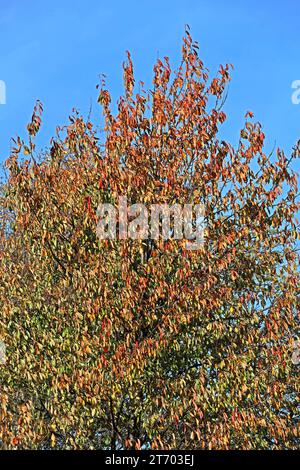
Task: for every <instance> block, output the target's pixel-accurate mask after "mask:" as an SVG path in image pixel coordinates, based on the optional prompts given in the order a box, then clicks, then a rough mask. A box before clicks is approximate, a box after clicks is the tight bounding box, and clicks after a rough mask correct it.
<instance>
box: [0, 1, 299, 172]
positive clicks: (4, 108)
mask: <svg viewBox="0 0 300 470" xmlns="http://www.w3.org/2000/svg"><path fill="white" fill-rule="evenodd" d="M299 20H300V1H299V0H285V1H284V2H279V1H269V0H264V1H259V0H252V1H251V2H249V1H248V0H247V1H244V0H235V1H233V0H226V1H225V0H223V1H221V0H197V1H196V0H195V1H192V0H181V1H177V0H172V1H169V0H161V1H157V0H151V1H143V0H140V1H133V0H131V1H130V0H128V1H120V0H117V1H113V0H111V1H110V2H107V1H102V0H98V1H96V0H85V1H77V0H72V1H71V0H70V1H69V0H59V1H58V0H45V1H43V2H41V1H35V0H0V45H1V48H0V56H1V61H0V80H3V81H4V82H5V84H6V104H5V105H0V161H1V162H3V161H4V160H5V159H6V158H7V157H8V155H9V149H10V138H11V137H14V136H16V135H20V136H21V137H24V136H25V128H26V125H27V123H28V122H29V120H30V117H31V114H32V110H33V106H34V103H35V101H36V100H37V99H40V100H41V101H42V103H43V105H44V115H43V125H42V128H41V132H40V133H39V135H38V139H37V143H38V145H39V146H40V147H43V146H46V145H47V144H48V143H49V139H50V138H51V136H53V135H54V134H55V128H56V126H57V125H64V124H67V122H68V116H69V114H70V113H71V110H72V108H73V107H76V108H77V109H79V110H80V112H81V113H82V114H83V115H84V116H87V115H88V113H89V110H90V107H91V105H92V110H93V121H94V122H96V123H97V122H98V121H99V122H100V116H101V109H100V107H99V105H97V90H96V85H97V83H99V76H100V74H101V73H104V74H105V75H106V77H107V84H108V87H109V90H110V91H111V93H112V97H113V99H114V100H117V98H118V97H119V95H120V94H121V92H122V73H123V72H122V62H123V61H124V59H125V57H126V56H125V51H126V50H127V49H128V50H130V52H131V54H132V58H133V62H134V67H135V76H136V79H137V81H138V80H143V81H144V82H145V83H146V85H150V84H151V79H152V67H153V64H154V62H155V60H156V58H157V57H158V56H160V57H163V56H165V55H168V56H169V57H170V61H171V65H172V66H173V67H174V66H177V65H178V64H179V59H180V50H181V40H182V36H183V34H184V27H185V24H189V25H190V27H191V34H192V37H193V39H194V40H197V41H198V42H199V45H200V56H201V59H202V60H203V61H204V64H205V65H206V66H207V67H208V68H209V69H210V72H211V74H212V75H213V74H214V73H215V72H217V70H218V67H219V64H225V63H227V62H228V63H232V64H233V65H234V67H235V68H234V71H233V73H232V81H231V83H230V86H229V95H228V99H227V102H226V106H225V111H226V113H227V115H228V121H227V123H226V125H225V127H224V131H223V132H224V134H225V137H226V138H227V139H228V140H229V141H230V142H231V143H232V144H235V143H236V142H237V141H238V137H239V129H240V128H241V127H242V126H243V119H244V114H245V112H246V111H247V110H251V111H253V112H254V114H255V118H256V120H258V121H260V122H261V123H262V125H263V129H264V132H265V133H266V136H267V150H268V148H269V149H270V150H271V149H272V147H273V145H274V143H276V145H277V146H280V147H281V148H283V149H284V150H285V151H286V152H287V153H288V152H290V150H291V148H292V146H293V145H294V144H295V143H296V141H297V140H298V139H299V138H300V104H299V105H295V104H293V103H292V100H291V96H292V93H293V90H292V88H291V85H292V82H293V81H294V80H300V34H299V24H300V21H299ZM296 170H297V171H299V170H300V165H299V163H297V164H296Z"/></svg>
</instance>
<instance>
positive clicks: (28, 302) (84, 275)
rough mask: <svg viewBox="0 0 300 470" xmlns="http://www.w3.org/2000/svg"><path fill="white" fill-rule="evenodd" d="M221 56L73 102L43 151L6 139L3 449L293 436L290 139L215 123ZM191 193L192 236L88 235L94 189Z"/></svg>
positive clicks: (286, 441)
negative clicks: (90, 100)
mask: <svg viewBox="0 0 300 470" xmlns="http://www.w3.org/2000/svg"><path fill="white" fill-rule="evenodd" d="M230 68H231V66H230V65H226V66H221V67H220V69H219V72H218V74H217V76H216V77H215V78H213V79H212V80H211V79H210V78H209V74H208V71H207V69H206V68H205V67H204V65H203V63H202V61H201V59H200V57H199V54H198V45H197V43H195V42H194V41H193V40H192V38H191V36H190V33H189V30H188V29H187V30H186V34H185V36H184V38H183V44H182V56H181V63H180V65H179V66H178V68H177V69H175V70H173V71H172V70H171V67H170V63H169V60H168V58H167V57H165V58H164V59H163V60H160V59H158V60H157V62H156V63H155V66H154V73H153V86H152V88H151V89H150V90H148V91H145V90H144V89H143V88H144V84H143V83H142V82H140V83H138V84H136V83H135V78H134V72H133V64H132V60H131V56H130V54H129V53H128V57H127V61H126V62H125V63H124V66H123V72H124V94H123V96H121V97H120V99H119V100H118V103H117V107H116V108H117V109H116V111H113V106H112V105H111V96H110V93H109V91H108V90H107V88H106V84H105V82H104V81H103V82H102V83H101V84H100V86H99V100H98V101H99V104H100V106H101V107H102V109H103V113H104V120H105V138H103V135H102V134H101V133H99V131H98V127H97V125H98V123H96V124H93V123H92V122H91V121H90V119H84V117H82V116H81V115H80V114H79V113H78V112H73V114H72V116H71V117H70V121H69V123H68V125H66V126H65V127H62V128H58V130H57V135H56V136H55V138H53V139H52V140H51V142H50V145H49V148H48V149H46V150H45V151H44V152H37V150H36V144H35V137H36V134H37V133H38V130H39V128H40V125H41V115H42V105H41V103H40V102H37V105H36V107H35V109H34V112H33V116H32V120H31V122H30V124H29V125H28V127H27V129H28V138H27V139H26V140H22V139H21V138H17V139H15V142H14V148H13V149H12V152H11V155H10V157H9V158H8V160H7V161H6V168H7V171H8V175H7V179H6V181H5V182H4V184H3V187H2V191H1V199H0V200H1V204H0V207H1V226H0V244H1V255H0V304H1V305H0V311H1V314H0V338H1V339H2V340H3V342H4V343H5V345H6V363H5V364H2V365H0V448H3V449H16V448H25V449H47V448H57V449H132V448H135V449H141V448H152V449H294V448H296V447H297V446H298V444H299V381H298V379H297V370H298V369H297V367H298V366H297V365H296V364H294V363H293V361H292V354H293V344H294V341H295V340H297V338H298V336H297V335H298V334H299V255H298V246H299V245H298V244H297V238H299V226H298V221H297V219H296V215H297V211H298V210H299V202H298V201H299V200H298V188H297V174H296V173H295V171H293V162H294V161H295V159H296V158H299V154H300V145H299V144H297V145H296V146H295V148H294V149H293V150H292V152H291V154H290V155H289V156H286V155H285V153H284V152H283V151H282V150H280V149H277V150H276V151H273V152H272V153H271V154H268V153H267V152H266V150H265V135H264V133H263V130H262V126H261V124H260V123H258V122H255V121H254V117H253V114H252V113H251V112H248V113H247V114H246V116H245V122H244V125H243V128H242V130H241V132H240V140H239V143H238V145H237V146H236V147H234V146H233V145H231V144H230V143H229V142H226V141H224V140H222V139H221V138H220V127H221V126H222V123H223V122H224V121H225V120H226V114H225V112H224V102H225V97H226V89H227V88H226V87H227V84H228V81H229V80H230ZM119 195H124V196H127V198H128V201H130V202H131V203H137V202H139V203H143V204H145V206H146V207H147V206H148V205H149V204H151V203H165V204H172V203H178V204H184V203H191V204H196V203H202V204H203V205H204V207H205V222H206V229H205V241H204V245H203V246H202V247H201V249H199V250H188V249H187V248H186V240H184V239H183V240H175V239H172V238H171V239H170V240H163V239H159V240H155V241H153V240H150V239H149V240H131V239H124V240H120V239H111V240H100V239H99V238H98V237H97V234H96V227H97V213H96V211H97V207H98V204H99V202H106V203H107V202H110V203H111V204H116V203H117V198H118V196H119Z"/></svg>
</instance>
